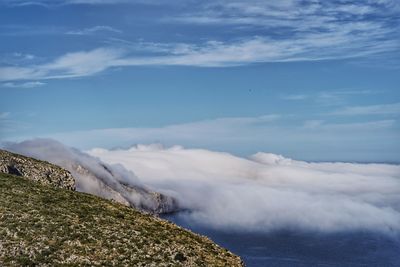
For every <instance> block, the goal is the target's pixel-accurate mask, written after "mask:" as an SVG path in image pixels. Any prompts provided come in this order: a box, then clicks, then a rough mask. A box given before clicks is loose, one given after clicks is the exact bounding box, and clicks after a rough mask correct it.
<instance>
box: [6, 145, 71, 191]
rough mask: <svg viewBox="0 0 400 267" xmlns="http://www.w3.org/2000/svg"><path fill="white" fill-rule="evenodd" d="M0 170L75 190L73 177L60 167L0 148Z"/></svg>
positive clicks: (45, 183)
mask: <svg viewBox="0 0 400 267" xmlns="http://www.w3.org/2000/svg"><path fill="white" fill-rule="evenodd" d="M0 172H2V173H8V174H12V175H16V176H22V177H25V178H28V179H30V180H33V181H36V182H39V183H41V184H44V185H52V186H55V187H59V188H64V189H68V190H75V188H76V187H75V178H74V177H73V176H72V175H71V173H70V172H69V171H67V170H65V169H63V168H61V167H58V166H56V165H54V164H51V163H49V162H46V161H41V160H36V159H33V158H29V157H25V156H22V155H19V154H14V153H11V152H9V151H6V150H1V149H0Z"/></svg>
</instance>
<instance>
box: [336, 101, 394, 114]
mask: <svg viewBox="0 0 400 267" xmlns="http://www.w3.org/2000/svg"><path fill="white" fill-rule="evenodd" d="M331 114H332V115H343V116H357V115H400V103H393V104H382V105H368V106H352V107H345V108H342V109H339V110H336V111H334V112H332V113H331Z"/></svg>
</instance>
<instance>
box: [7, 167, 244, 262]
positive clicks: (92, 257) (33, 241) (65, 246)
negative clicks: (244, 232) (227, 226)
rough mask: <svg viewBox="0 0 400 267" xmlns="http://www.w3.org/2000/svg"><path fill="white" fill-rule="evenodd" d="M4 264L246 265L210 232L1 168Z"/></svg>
mask: <svg viewBox="0 0 400 267" xmlns="http://www.w3.org/2000/svg"><path fill="white" fill-rule="evenodd" d="M63 175H64V173H63ZM0 265H1V266H59V265H65V266H94V265H107V266H111V265H112V266H242V262H241V260H240V258H239V257H237V256H235V255H233V254H232V253H230V252H229V251H227V250H225V249H223V248H221V247H219V246H217V245H216V244H214V243H213V242H212V241H210V240H209V239H207V238H205V237H202V236H199V235H196V234H193V233H191V232H189V231H187V230H184V229H182V228H180V227H178V226H176V225H174V224H172V223H169V222H167V221H164V220H161V219H158V218H155V217H153V216H151V215H146V214H143V213H140V212H138V211H136V210H134V209H132V208H129V207H127V206H124V205H121V204H119V203H116V202H113V201H109V200H105V199H102V198H99V197H96V196H93V195H89V194H85V193H79V192H73V191H70V190H65V189H62V188H56V187H54V186H49V185H42V184H40V183H36V182H33V181H31V180H28V179H25V178H23V177H17V176H13V175H9V174H2V173H0Z"/></svg>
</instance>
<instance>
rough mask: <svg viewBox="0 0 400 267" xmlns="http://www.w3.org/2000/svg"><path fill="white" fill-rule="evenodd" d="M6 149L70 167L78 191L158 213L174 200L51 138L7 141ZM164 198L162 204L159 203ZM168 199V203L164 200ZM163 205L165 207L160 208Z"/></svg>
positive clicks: (129, 174)
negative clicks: (15, 141) (19, 141)
mask: <svg viewBox="0 0 400 267" xmlns="http://www.w3.org/2000/svg"><path fill="white" fill-rule="evenodd" d="M5 149H7V150H9V151H12V152H15V153H19V154H22V155H26V156H30V157H33V158H37V159H41V160H45V161H48V162H51V163H53V164H56V165H58V166H61V167H63V168H65V169H67V170H69V171H70V172H71V173H72V175H73V176H74V178H75V179H76V180H75V182H76V188H77V190H78V191H81V192H86V193H89V194H93V195H97V196H100V197H103V198H107V199H113V200H115V201H117V202H120V203H122V204H125V205H128V206H134V207H137V208H141V209H145V210H147V211H153V212H160V210H159V209H160V208H162V209H169V207H166V206H167V205H169V204H170V205H171V206H172V205H173V204H174V203H173V200H172V199H170V198H168V197H166V196H163V197H160V195H159V194H157V193H155V192H152V191H150V190H148V189H147V188H146V187H145V186H144V185H143V184H142V183H141V182H140V181H139V179H138V177H137V176H136V175H135V174H134V173H133V172H132V171H129V170H127V169H125V168H124V167H123V166H122V165H120V164H107V163H104V162H102V161H101V160H99V159H97V158H95V157H93V156H90V155H88V154H86V153H83V152H81V151H79V150H77V149H74V148H70V147H67V146H64V145H63V144H61V143H59V142H57V141H55V140H51V139H33V140H28V141H24V142H21V143H8V144H6V145H5ZM161 201H164V202H165V203H160V202H161ZM167 202H168V203H167ZM162 205H165V207H160V206H162ZM171 208H173V207H171Z"/></svg>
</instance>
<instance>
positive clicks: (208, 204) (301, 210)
mask: <svg viewBox="0 0 400 267" xmlns="http://www.w3.org/2000/svg"><path fill="white" fill-rule="evenodd" d="M88 153H89V154H90V155H92V156H96V157H99V158H100V159H101V160H103V161H104V162H107V163H109V164H115V163H118V164H122V165H123V166H124V167H125V168H126V169H128V170H131V171H134V172H135V173H136V175H137V176H138V177H140V179H141V180H142V181H143V182H144V183H145V184H146V185H149V186H151V187H152V188H156V189H157V190H158V191H161V192H165V193H168V194H170V195H173V196H174V197H176V198H177V199H178V201H179V203H180V204H181V206H182V208H185V209H188V210H190V211H191V212H188V213H184V214H183V215H182V216H184V218H185V219H186V220H189V221H192V222H194V223H199V224H204V225H207V226H212V227H215V228H220V229H231V230H232V229H234V230H240V231H243V230H248V231H273V230H280V229H292V230H295V229H297V230H298V229H301V230H310V231H322V232H336V231H358V230H361V231H364V230H366V231H379V232H384V233H388V234H396V235H397V234H399V233H400V165H389V164H355V163H308V162H303V161H296V160H292V159H288V158H284V157H282V156H279V155H274V154H267V153H257V154H255V155H252V156H251V157H249V158H240V157H236V156H234V155H231V154H228V153H220V152H213V151H208V150H201V149H184V148H182V147H179V146H175V147H171V148H163V147H162V146H159V145H149V146H146V145H138V146H135V147H132V148H130V149H126V150H124V149H118V150H106V149H100V148H98V149H92V150H90V151H88Z"/></svg>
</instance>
